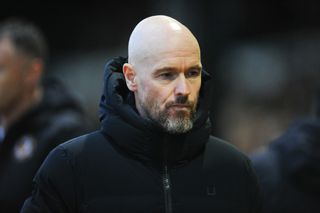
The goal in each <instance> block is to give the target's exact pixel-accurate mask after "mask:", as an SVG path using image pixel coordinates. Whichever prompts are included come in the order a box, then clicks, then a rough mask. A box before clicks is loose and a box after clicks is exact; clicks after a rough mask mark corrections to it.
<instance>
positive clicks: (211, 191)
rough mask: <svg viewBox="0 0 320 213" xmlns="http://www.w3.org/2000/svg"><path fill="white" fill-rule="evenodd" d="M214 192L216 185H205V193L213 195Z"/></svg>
mask: <svg viewBox="0 0 320 213" xmlns="http://www.w3.org/2000/svg"><path fill="white" fill-rule="evenodd" d="M216 194H217V193H216V187H215V186H207V195H208V196H215V195H216Z"/></svg>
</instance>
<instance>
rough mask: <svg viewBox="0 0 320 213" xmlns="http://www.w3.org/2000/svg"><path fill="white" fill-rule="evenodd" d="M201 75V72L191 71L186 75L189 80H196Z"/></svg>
mask: <svg viewBox="0 0 320 213" xmlns="http://www.w3.org/2000/svg"><path fill="white" fill-rule="evenodd" d="M199 75H200V70H189V71H188V72H187V74H186V77H187V78H195V77H198V76H199Z"/></svg>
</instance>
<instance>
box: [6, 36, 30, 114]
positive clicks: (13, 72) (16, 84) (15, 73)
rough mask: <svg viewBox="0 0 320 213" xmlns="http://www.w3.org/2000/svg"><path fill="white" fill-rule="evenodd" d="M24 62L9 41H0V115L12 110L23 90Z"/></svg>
mask: <svg viewBox="0 0 320 213" xmlns="http://www.w3.org/2000/svg"><path fill="white" fill-rule="evenodd" d="M24 65H25V60H24V59H23V57H22V56H21V55H19V54H17V53H16V52H15V51H14V47H13V46H12V43H11V42H10V40H8V39H6V38H4V39H1V40H0V114H5V113H7V112H8V111H10V110H12V109H13V108H14V107H15V105H16V104H17V103H19V98H20V97H21V95H22V94H23V90H24V74H25V72H23V70H22V69H23V67H24Z"/></svg>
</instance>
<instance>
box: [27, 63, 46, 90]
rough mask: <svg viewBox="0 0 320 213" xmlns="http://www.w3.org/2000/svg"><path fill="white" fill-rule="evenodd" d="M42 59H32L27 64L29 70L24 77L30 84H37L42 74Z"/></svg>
mask: <svg viewBox="0 0 320 213" xmlns="http://www.w3.org/2000/svg"><path fill="white" fill-rule="evenodd" d="M43 66H44V64H43V61H42V60H41V59H38V58H36V59H32V61H31V62H30V64H29V72H27V73H28V74H27V76H26V79H27V81H28V82H29V83H31V84H32V85H37V84H38V83H39V82H40V80H41V76H42V72H43Z"/></svg>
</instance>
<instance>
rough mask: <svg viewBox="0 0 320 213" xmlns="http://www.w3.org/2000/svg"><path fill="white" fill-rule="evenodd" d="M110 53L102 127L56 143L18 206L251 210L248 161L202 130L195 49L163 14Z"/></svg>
mask: <svg viewBox="0 0 320 213" xmlns="http://www.w3.org/2000/svg"><path fill="white" fill-rule="evenodd" d="M128 53H129V54H128V55H129V57H128V63H127V62H126V60H125V59H124V58H117V59H114V60H112V61H111V62H109V63H108V64H107V66H106V69H105V76H104V80H105V86H104V91H103V95H102V98H101V102H100V110H101V116H100V120H101V126H102V128H101V130H99V131H97V132H94V133H91V134H89V135H85V136H82V137H79V138H76V139H74V140H71V141H70V142H67V143H65V144H63V145H60V146H58V147H57V148H56V149H55V150H54V151H52V152H51V154H50V155H49V156H48V158H47V159H46V161H45V162H44V164H43V165H42V166H41V168H40V170H39V171H38V173H37V175H36V177H35V179H34V181H35V190H34V192H33V195H32V197H31V198H29V199H28V200H27V201H26V202H25V204H24V208H23V209H22V212H140V213H141V212H185V213H186V212H246V213H248V212H258V210H259V202H260V201H259V194H258V186H257V182H256V179H255V176H254V173H253V171H252V169H251V167H250V163H249V160H248V159H247V157H245V156H244V155H243V154H241V153H240V152H239V151H237V150H236V149H235V148H233V147H232V146H231V145H229V144H227V143H225V142H223V141H222V140H220V139H217V138H214V137H211V136H210V135H209V133H210V123H209V120H208V111H207V102H206V101H208V100H206V97H204V96H205V92H206V91H205V90H207V89H208V88H207V86H208V85H207V80H208V78H209V76H208V74H207V73H206V72H205V71H203V70H202V65H201V60H200V48H199V44H198V42H197V40H196V39H195V37H194V36H193V35H192V33H191V32H190V31H189V30H188V29H187V28H186V27H185V26H184V25H182V24H181V23H179V22H178V21H176V20H174V19H172V18H170V17H167V16H151V17H148V18H146V19H144V20H143V21H141V22H140V23H139V24H138V25H137V26H136V27H135V29H134V30H133V32H132V34H131V37H130V40H129V49H128Z"/></svg>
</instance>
